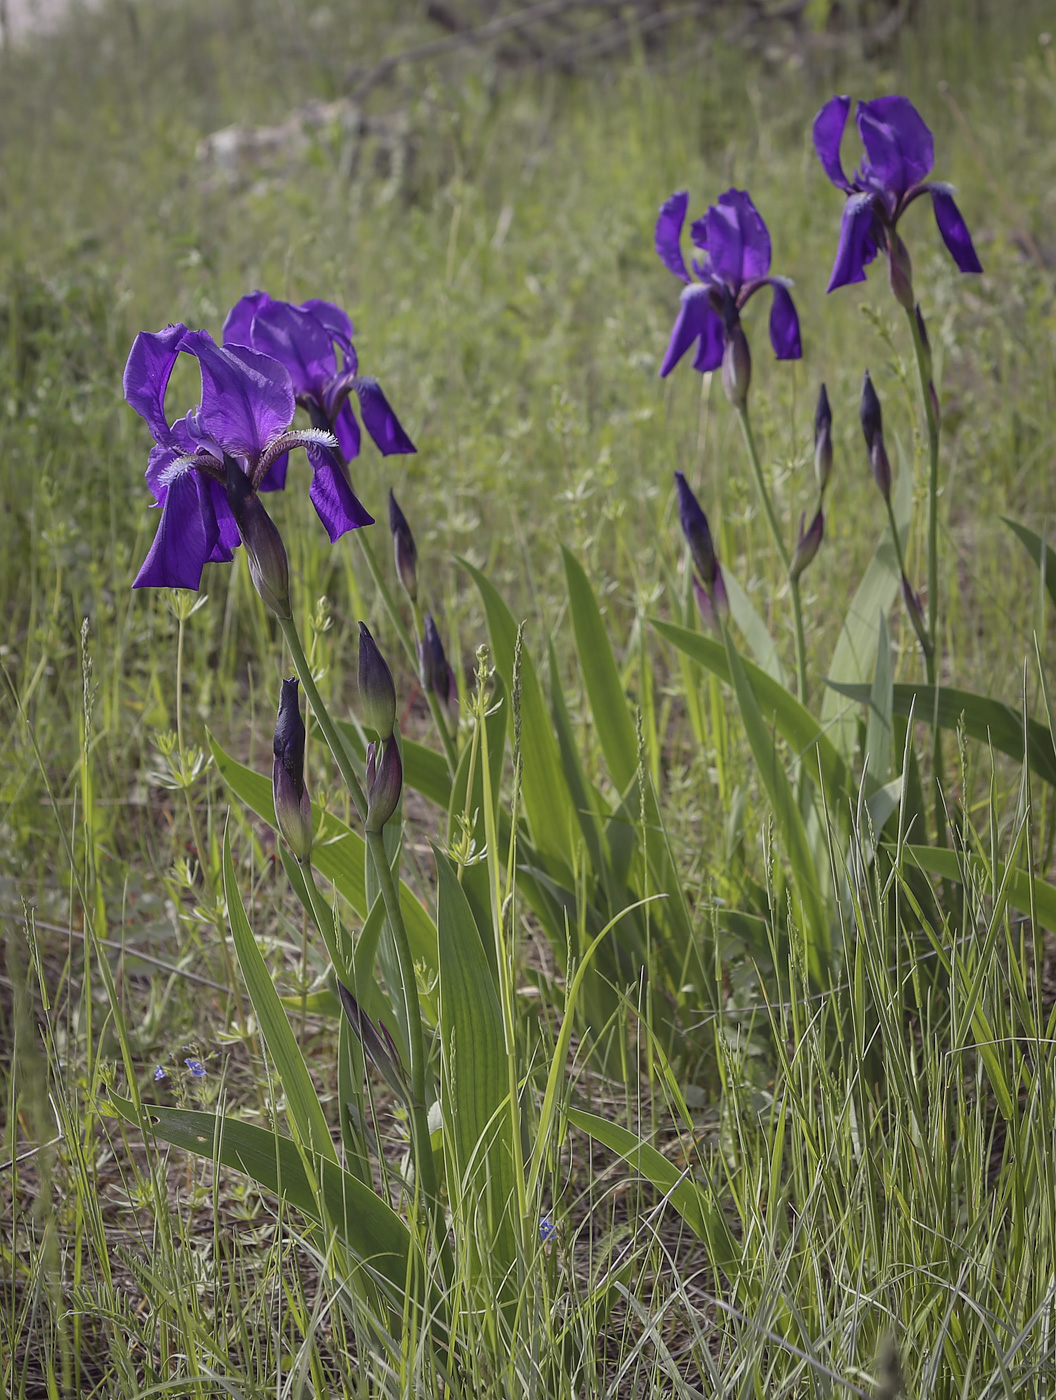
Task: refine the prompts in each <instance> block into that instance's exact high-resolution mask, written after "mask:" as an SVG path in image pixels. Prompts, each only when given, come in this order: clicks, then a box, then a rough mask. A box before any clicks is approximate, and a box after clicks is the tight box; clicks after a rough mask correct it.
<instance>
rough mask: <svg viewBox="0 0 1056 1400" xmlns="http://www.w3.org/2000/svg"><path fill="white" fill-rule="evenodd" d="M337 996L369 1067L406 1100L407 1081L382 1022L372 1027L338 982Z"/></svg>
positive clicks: (367, 1017)
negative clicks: (368, 1062)
mask: <svg viewBox="0 0 1056 1400" xmlns="http://www.w3.org/2000/svg"><path fill="white" fill-rule="evenodd" d="M337 994H338V996H339V997H340V998H341V1005H342V1007H343V1008H344V1012H345V1015H346V1016H347V1017H348V1023H349V1025H350V1026H351V1027H352V1031H353V1034H354V1035H355V1037H356V1039H357V1040H358V1041H359V1043H360V1045H362V1047H363V1050H364V1053H365V1054H366V1056H367V1058H368V1059H369V1060H370V1062H371V1064H372V1065H373V1066H374V1068H375V1069H376V1070H377V1071H378V1073H379V1074H380V1075H381V1077H382V1078H383V1079H384V1080H385V1083H386V1084H387V1085H388V1086H389V1088H390V1089H391V1090H392V1091H393V1093H395V1094H398V1095H399V1096H400V1098H403V1099H406V1098H408V1096H409V1094H410V1089H411V1086H410V1081H409V1080H408V1078H407V1074H406V1072H405V1070H404V1068H403V1065H402V1064H401V1063H400V1054H399V1051H398V1050H397V1049H396V1044H395V1042H394V1041H393V1038H392V1036H391V1035H390V1034H389V1032H388V1030H387V1029H386V1028H385V1023H384V1021H379V1022H377V1024H375V1023H374V1021H372V1020H371V1018H370V1017H369V1016H368V1015H367V1013H366V1012H365V1011H364V1010H363V1008H362V1007H361V1006H360V1004H359V1002H358V1001H357V1000H356V999H355V997H354V996H353V995H352V993H351V992H350V991H349V990H348V988H347V987H346V986H345V985H344V984H343V983H341V982H338V984H337Z"/></svg>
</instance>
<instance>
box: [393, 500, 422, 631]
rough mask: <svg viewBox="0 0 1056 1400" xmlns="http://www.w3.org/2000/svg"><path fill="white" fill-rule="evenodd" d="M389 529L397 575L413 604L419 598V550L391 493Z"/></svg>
mask: <svg viewBox="0 0 1056 1400" xmlns="http://www.w3.org/2000/svg"><path fill="white" fill-rule="evenodd" d="M389 529H390V530H391V531H392V548H393V552H394V554H395V556H396V573H397V575H398V576H399V580H400V582H401V583H402V584H403V587H404V589H405V591H406V593H407V596H408V598H410V600H411V602H412V603H413V602H416V601H417V598H418V548H417V546H416V545H415V543H414V536H413V535H412V534H411V527H410V526H409V525H408V524H407V517H406V516H405V515H404V513H403V511H402V510H400V508H399V506H398V505H397V504H396V496H395V494H394V493H393V492H392V491H391V490H390V491H389Z"/></svg>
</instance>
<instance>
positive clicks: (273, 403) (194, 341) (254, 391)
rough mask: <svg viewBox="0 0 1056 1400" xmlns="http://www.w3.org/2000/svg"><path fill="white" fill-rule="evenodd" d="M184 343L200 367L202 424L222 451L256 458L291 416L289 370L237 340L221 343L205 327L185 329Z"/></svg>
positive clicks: (289, 420) (286, 426) (285, 426)
mask: <svg viewBox="0 0 1056 1400" xmlns="http://www.w3.org/2000/svg"><path fill="white" fill-rule="evenodd" d="M182 348H183V349H185V350H187V351H189V353H190V354H192V355H194V356H195V357H196V358H197V360H198V363H199V365H200V366H201V370H202V406H201V409H200V410H199V413H198V421H199V423H200V424H201V427H202V428H203V429H204V431H205V432H207V433H208V434H209V435H210V436H211V437H212V438H213V439H215V441H216V442H217V443H219V444H220V446H221V447H223V448H224V450H225V451H227V452H230V453H231V454H232V455H234V456H243V457H246V458H248V459H249V460H250V461H255V460H256V459H257V458H258V457H259V456H260V453H261V450H262V449H263V447H264V445H265V444H266V443H268V442H269V441H270V440H271V439H272V438H274V437H277V436H278V434H279V433H281V432H284V431H285V430H286V429H287V428H288V427H289V426H290V423H291V422H292V420H293V414H294V407H295V404H294V398H293V386H292V385H291V383H290V376H289V373H288V372H287V370H286V369H285V367H284V366H283V365H281V364H279V362H278V361H277V360H274V359H272V358H271V356H270V355H262V354H260V353H259V352H258V351H256V350H250V349H248V348H246V347H245V346H241V345H237V346H225V347H221V346H219V345H217V344H216V343H215V341H214V340H213V339H212V338H211V336H209V335H207V334H206V332H205V331H191V332H189V333H188V334H187V335H186V337H185V338H184V342H183V346H182Z"/></svg>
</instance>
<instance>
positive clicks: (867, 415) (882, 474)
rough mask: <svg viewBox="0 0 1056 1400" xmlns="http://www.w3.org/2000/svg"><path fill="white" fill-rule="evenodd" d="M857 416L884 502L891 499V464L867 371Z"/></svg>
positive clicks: (878, 410) (880, 416)
mask: <svg viewBox="0 0 1056 1400" xmlns="http://www.w3.org/2000/svg"><path fill="white" fill-rule="evenodd" d="M858 411H859V415H860V417H861V420H862V432H863V433H864V434H865V445H866V447H867V448H868V449H869V465H870V467H871V468H872V470H873V477H874V478H875V480H876V484H877V486H878V487H879V488H880V494H881V496H883V498H884V500H885V501H886V500H889V499H890V497H891V463H890V462H889V461H888V458H887V449H886V448H885V446H884V425H883V415H882V414H881V412H880V400H879V399H878V398H877V396H876V390H875V389H874V388H873V381H872V380H871V379H870V378H869V371H868V370H866V371H865V378H864V380H863V381H862V399H861V404H860V405H859V410H858Z"/></svg>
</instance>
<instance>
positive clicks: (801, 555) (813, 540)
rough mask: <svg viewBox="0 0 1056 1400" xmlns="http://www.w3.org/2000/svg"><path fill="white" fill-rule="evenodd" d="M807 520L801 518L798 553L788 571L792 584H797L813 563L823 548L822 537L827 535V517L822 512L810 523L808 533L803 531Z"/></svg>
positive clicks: (802, 516)
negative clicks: (797, 580)
mask: <svg viewBox="0 0 1056 1400" xmlns="http://www.w3.org/2000/svg"><path fill="white" fill-rule="evenodd" d="M805 520H806V516H805V515H801V516H800V517H799V543H798V544H797V545H796V552H795V554H794V555H793V556H792V565H791V568H790V569H789V571H788V577H789V579H790V580H791V581H792V582H795V580H796V579H798V578H799V576H800V575H801V574H802V573H803V571H804V569H806V568H807V566H808V565H809V564H810V563H811V561H812V560H813V558H814V556H815V554H817V552H818V550H819V549H820V548H821V541H822V537H823V536H824V534H825V517H824V515H822V513H821V511H820V510H819V511H818V513H817V515H815V517H814V519H813V520H812V521H811V522H810V529H809V530H807V531H806V532H804V529H803V525H804V522H805Z"/></svg>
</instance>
